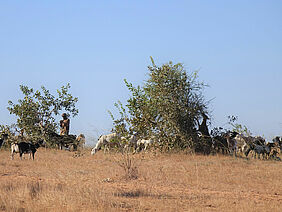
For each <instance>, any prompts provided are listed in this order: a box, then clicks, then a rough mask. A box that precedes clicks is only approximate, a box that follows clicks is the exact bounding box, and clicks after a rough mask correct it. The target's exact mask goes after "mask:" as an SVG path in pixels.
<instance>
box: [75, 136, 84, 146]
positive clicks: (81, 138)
mask: <svg viewBox="0 0 282 212" xmlns="http://www.w3.org/2000/svg"><path fill="white" fill-rule="evenodd" d="M76 140H77V142H78V146H79V147H81V148H84V145H85V136H84V135H83V134H80V135H79V136H77V137H76Z"/></svg>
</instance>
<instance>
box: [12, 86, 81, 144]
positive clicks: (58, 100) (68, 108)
mask: <svg viewBox="0 0 282 212" xmlns="http://www.w3.org/2000/svg"><path fill="white" fill-rule="evenodd" d="M69 89H70V85H69V84H67V85H66V86H62V87H61V89H60V90H59V89H58V90H57V96H54V95H52V94H51V93H50V91H49V90H47V89H46V88H45V87H44V86H41V90H36V91H35V90H34V89H33V88H29V87H28V86H24V85H20V90H21V92H22V93H23V95H24V97H23V99H20V100H18V103H17V104H15V103H13V102H12V101H9V102H8V103H9V107H8V110H9V112H10V114H14V115H16V116H17V117H18V118H17V124H16V125H17V127H19V128H20V129H23V130H24V131H25V133H26V134H27V135H28V136H30V137H33V138H38V137H41V138H42V136H43V133H42V131H44V132H46V131H49V132H50V131H51V132H56V131H57V129H58V124H57V122H56V116H57V115H58V114H59V113H60V112H61V111H65V112H67V113H70V114H72V115H73V117H74V116H76V115H77V114H78V110H77V109H76V107H75V104H76V102H77V101H78V98H76V97H73V96H72V95H71V94H70V93H69ZM45 139H46V137H45Z"/></svg>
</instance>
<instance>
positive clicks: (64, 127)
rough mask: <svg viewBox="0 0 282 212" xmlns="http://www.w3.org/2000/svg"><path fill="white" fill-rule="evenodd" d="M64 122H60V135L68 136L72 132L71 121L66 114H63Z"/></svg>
mask: <svg viewBox="0 0 282 212" xmlns="http://www.w3.org/2000/svg"><path fill="white" fill-rule="evenodd" d="M62 117H63V120H61V121H60V127H61V129H60V135H68V134H69V130H70V120H69V118H68V115H67V114H66V113H63V114H62Z"/></svg>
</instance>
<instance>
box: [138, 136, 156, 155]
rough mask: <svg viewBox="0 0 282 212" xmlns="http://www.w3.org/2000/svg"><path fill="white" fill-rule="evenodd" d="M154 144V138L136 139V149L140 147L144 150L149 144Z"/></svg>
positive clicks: (139, 149)
mask: <svg viewBox="0 0 282 212" xmlns="http://www.w3.org/2000/svg"><path fill="white" fill-rule="evenodd" d="M153 144H154V140H153V139H152V138H151V139H139V140H138V141H137V148H136V151H138V152H139V151H141V150H142V149H143V150H144V151H146V150H147V149H148V148H149V147H150V146H152V145H153Z"/></svg>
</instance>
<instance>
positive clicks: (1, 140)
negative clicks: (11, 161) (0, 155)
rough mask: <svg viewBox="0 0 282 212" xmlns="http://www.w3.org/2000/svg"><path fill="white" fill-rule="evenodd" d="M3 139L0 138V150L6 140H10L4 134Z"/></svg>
mask: <svg viewBox="0 0 282 212" xmlns="http://www.w3.org/2000/svg"><path fill="white" fill-rule="evenodd" d="M1 137H2V138H0V148H1V146H2V145H3V143H4V142H5V140H6V139H7V138H8V134H6V133H5V134H2V136H1Z"/></svg>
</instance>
